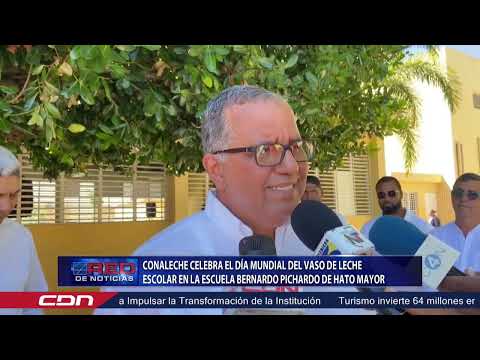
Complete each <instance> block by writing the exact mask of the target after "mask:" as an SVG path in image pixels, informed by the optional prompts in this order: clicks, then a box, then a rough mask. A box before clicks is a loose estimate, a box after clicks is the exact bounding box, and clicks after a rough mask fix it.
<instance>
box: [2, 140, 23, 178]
mask: <svg viewBox="0 0 480 360" xmlns="http://www.w3.org/2000/svg"><path fill="white" fill-rule="evenodd" d="M0 176H18V177H20V162H19V161H18V160H17V158H16V157H15V155H13V154H12V153H11V152H10V151H9V150H7V149H6V148H4V147H3V146H0Z"/></svg>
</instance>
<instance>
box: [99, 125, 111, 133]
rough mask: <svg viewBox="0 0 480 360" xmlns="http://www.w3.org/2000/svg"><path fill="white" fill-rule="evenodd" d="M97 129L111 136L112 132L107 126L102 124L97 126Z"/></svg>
mask: <svg viewBox="0 0 480 360" xmlns="http://www.w3.org/2000/svg"><path fill="white" fill-rule="evenodd" d="M98 127H99V128H100V129H101V130H102V131H103V132H104V133H107V134H109V135H113V131H112V129H110V128H109V127H108V126H105V125H103V124H98Z"/></svg>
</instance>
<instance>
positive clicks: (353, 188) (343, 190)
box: [187, 155, 372, 216]
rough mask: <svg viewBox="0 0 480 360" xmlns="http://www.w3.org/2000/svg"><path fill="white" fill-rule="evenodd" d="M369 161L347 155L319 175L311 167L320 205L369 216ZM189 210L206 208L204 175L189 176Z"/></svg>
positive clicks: (195, 210) (209, 182) (210, 184)
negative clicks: (320, 196) (318, 186)
mask: <svg viewBox="0 0 480 360" xmlns="http://www.w3.org/2000/svg"><path fill="white" fill-rule="evenodd" d="M369 166H370V164H369V159H368V156H367V155H364V156H349V157H346V158H345V159H344V160H343V164H342V166H340V167H339V168H337V169H336V170H335V171H330V172H324V173H320V171H319V170H318V169H314V168H310V171H309V173H308V174H309V175H315V176H317V177H318V178H319V179H320V183H321V185H322V190H323V200H324V201H323V202H324V203H325V204H326V205H327V206H328V207H330V208H331V209H333V210H338V212H340V213H342V215H347V216H348V215H370V214H372V202H371V195H370V178H369ZM187 184H188V211H189V214H193V213H195V212H197V211H200V210H202V209H203V208H204V207H205V201H206V197H207V193H208V190H209V189H212V188H213V187H214V185H213V183H212V182H211V181H210V180H209V178H208V175H207V174H206V173H198V174H197V173H188V174H187Z"/></svg>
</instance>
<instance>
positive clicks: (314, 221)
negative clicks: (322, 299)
mask: <svg viewBox="0 0 480 360" xmlns="http://www.w3.org/2000/svg"><path fill="white" fill-rule="evenodd" d="M291 224H292V228H293V231H294V232H295V234H296V235H297V236H298V237H299V238H300V240H301V241H302V242H303V244H304V245H305V246H307V247H308V248H309V249H310V250H312V251H313V252H314V255H315V256H321V255H329V254H330V255H334V254H335V253H339V251H338V250H335V251H331V250H332V249H334V246H333V245H332V244H334V245H336V246H337V247H338V248H339V250H340V249H341V250H343V251H341V250H340V253H345V254H355V253H358V252H359V251H358V250H357V249H354V248H353V251H352V245H351V243H350V239H348V238H346V236H348V237H352V236H354V235H356V237H358V238H360V239H361V240H362V242H363V243H364V247H363V253H368V252H370V251H371V252H373V250H374V244H373V243H371V242H370V241H369V240H368V239H367V238H366V237H365V236H364V235H363V234H361V233H360V232H358V231H357V230H356V229H355V228H354V227H353V226H351V225H347V226H342V223H341V222H340V220H339V219H338V216H337V215H336V214H335V212H334V211H332V210H331V209H330V208H329V207H328V206H326V205H325V204H323V203H321V202H318V201H313V200H304V201H302V202H301V203H300V204H299V205H298V206H297V207H296V208H295V210H294V211H293V213H292V219H291ZM342 228H343V231H344V233H343V234H342V233H338V232H337V233H335V230H337V229H339V230H342ZM345 228H346V229H345ZM345 231H347V234H345ZM349 233H350V234H349ZM329 239H331V240H332V241H331V242H330V241H328V240H329ZM329 250H330V251H329ZM357 290H358V291H359V292H364V293H372V292H383V291H384V290H385V288H368V287H357ZM376 311H377V313H378V314H382V315H402V314H404V313H405V311H403V310H402V309H396V308H391V309H381V308H380V309H376Z"/></svg>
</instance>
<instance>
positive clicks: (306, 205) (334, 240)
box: [291, 200, 375, 256]
mask: <svg viewBox="0 0 480 360" xmlns="http://www.w3.org/2000/svg"><path fill="white" fill-rule="evenodd" d="M291 224H292V228H293V231H294V232H295V234H296V235H297V236H298V237H299V238H300V240H301V241H302V242H303V243H304V245H305V246H307V247H308V248H309V249H310V250H312V251H313V252H314V253H315V256H318V255H328V254H329V253H330V254H332V255H334V253H333V252H332V250H334V247H336V249H337V250H338V251H337V253H338V252H340V253H341V254H348V255H365V254H371V253H372V252H373V250H374V248H375V246H374V245H373V243H372V242H370V241H369V240H368V239H367V238H366V237H365V236H364V235H363V234H361V233H360V232H359V231H358V230H357V229H355V228H354V227H353V226H352V225H342V223H341V221H340V219H339V218H338V216H337V214H335V212H334V211H333V210H331V209H330V208H329V207H328V206H327V205H325V204H323V203H321V202H319V201H314V200H304V201H302V202H301V203H300V204H299V205H297V207H296V208H295V209H294V210H293V213H292V219H291ZM329 250H330V251H329Z"/></svg>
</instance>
